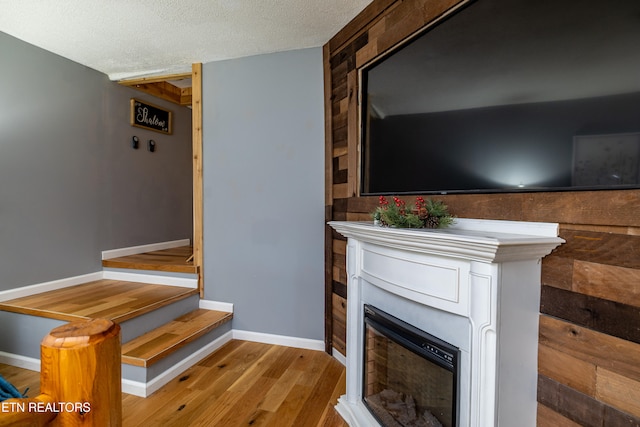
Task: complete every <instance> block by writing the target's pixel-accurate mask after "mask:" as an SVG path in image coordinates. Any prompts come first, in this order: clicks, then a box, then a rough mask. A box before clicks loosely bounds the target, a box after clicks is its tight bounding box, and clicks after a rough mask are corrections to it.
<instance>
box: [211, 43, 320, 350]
mask: <svg viewBox="0 0 640 427" xmlns="http://www.w3.org/2000/svg"><path fill="white" fill-rule="evenodd" d="M202 75H203V116H204V119H203V138H204V147H203V150H204V151H203V161H204V171H203V173H204V258H205V263H204V275H205V276H204V277H205V298H206V299H210V300H217V301H225V302H231V303H233V304H234V319H233V328H234V329H239V330H249V331H254V332H265V333H270V334H279V335H286V336H292V337H300V338H310V339H318V340H322V339H323V336H324V332H323V328H324V320H323V319H324V308H323V307H324V261H323V260H324V225H323V224H324V110H323V102H324V101H323V76H322V50H321V48H313V49H304V50H297V51H289V52H280V53H275V54H269V55H260V56H253V57H248V58H241V59H234V60H229V61H220V62H213V63H208V64H204V65H203V71H202Z"/></svg>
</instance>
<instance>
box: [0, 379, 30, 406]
mask: <svg viewBox="0 0 640 427" xmlns="http://www.w3.org/2000/svg"><path fill="white" fill-rule="evenodd" d="M26 395H27V390H25V391H24V394H21V393H20V392H19V391H18V389H17V388H15V387H14V386H13V384H11V383H10V382H9V381H7V380H5V379H4V377H3V376H2V375H0V402H1V401H3V400H7V399H11V398H12V397H26Z"/></svg>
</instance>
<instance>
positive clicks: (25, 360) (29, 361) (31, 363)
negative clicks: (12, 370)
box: [0, 351, 40, 372]
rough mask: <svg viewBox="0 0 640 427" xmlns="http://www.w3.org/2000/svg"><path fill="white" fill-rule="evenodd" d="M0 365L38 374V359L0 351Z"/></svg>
mask: <svg viewBox="0 0 640 427" xmlns="http://www.w3.org/2000/svg"><path fill="white" fill-rule="evenodd" d="M0 363H4V364H5V365H11V366H16V367H18V368H22V369H28V370H30V371H36V372H40V359H36V358H33V357H27V356H22V355H20V354H14V353H7V352H6V351H0Z"/></svg>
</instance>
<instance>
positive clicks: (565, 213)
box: [324, 0, 640, 427]
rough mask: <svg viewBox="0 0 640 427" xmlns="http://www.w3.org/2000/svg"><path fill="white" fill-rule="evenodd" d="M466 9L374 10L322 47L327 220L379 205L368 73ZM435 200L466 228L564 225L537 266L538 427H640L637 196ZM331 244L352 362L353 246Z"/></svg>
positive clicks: (335, 336) (336, 325)
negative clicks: (368, 120)
mask: <svg viewBox="0 0 640 427" xmlns="http://www.w3.org/2000/svg"><path fill="white" fill-rule="evenodd" d="M480 1H481V0H480ZM466 3H468V2H467V1H466V0H374V1H373V2H372V3H371V4H370V5H369V6H368V7H367V8H365V10H363V12H362V13H361V14H359V15H358V16H357V17H356V18H354V19H353V20H352V21H351V22H350V23H349V24H348V25H347V26H345V28H344V29H342V30H341V31H340V32H339V33H338V34H336V36H334V37H333V38H332V39H331V40H330V41H329V42H328V43H327V44H326V45H325V47H324V53H325V67H324V68H325V80H326V82H327V83H326V84H327V85H328V87H326V88H325V114H326V120H327V122H328V123H327V125H326V129H327V133H326V144H327V147H326V158H327V161H326V167H327V174H326V176H327V197H326V203H327V207H326V219H327V221H330V220H336V221H369V220H371V217H370V212H371V211H373V210H374V209H375V207H376V206H377V205H378V197H375V196H360V195H359V190H358V189H359V186H360V182H359V175H360V170H359V168H360V144H359V140H360V127H361V125H360V120H361V118H360V116H359V109H360V105H359V102H360V99H359V90H360V89H359V84H360V80H359V79H360V71H361V69H362V68H363V67H365V66H367V65H368V64H370V63H372V62H373V61H375V60H376V59H378V58H380V57H381V56H383V55H385V54H386V53H388V52H389V51H390V50H391V49H393V48H394V47H395V46H397V45H400V44H402V43H405V42H406V41H407V40H408V38H410V37H411V36H412V35H415V34H417V33H419V32H421V31H424V29H426V28H428V27H429V26H430V25H432V24H434V23H436V22H438V20H440V19H443V18H444V17H446V16H447V15H448V14H450V13H452V12H453V11H455V10H457V9H458V8H460V7H462V6H464V5H465V4H466ZM423 196H424V195H423ZM436 198H437V199H440V200H442V201H443V202H444V203H445V204H447V206H448V207H449V210H450V211H451V212H452V213H453V214H454V215H456V216H458V217H461V218H480V219H501V220H514V221H538V222H554V223H559V224H560V236H561V237H562V238H564V239H565V240H566V243H565V244H563V245H562V246H560V247H559V248H557V249H556V250H555V251H554V252H553V253H552V254H551V255H549V256H548V257H546V258H545V259H544V260H543V262H542V284H543V286H542V290H541V316H540V346H539V355H538V356H539V375H540V381H539V387H538V393H539V396H538V400H539V403H540V405H539V410H538V425H539V426H554V427H557V426H567V427H573V426H576V425H584V426H618V425H624V426H637V427H640V417H639V414H638V407H637V404H636V403H635V402H637V401H638V400H640V397H639V396H638V394H637V393H638V392H637V391H636V390H640V356H639V355H640V280H639V279H640V215H638V212H639V208H640V190H615V191H576V192H571V191H568V192H549V193H513V194H464V195H442V196H438V197H436ZM325 244H326V248H325V262H326V263H327V265H326V268H325V272H326V274H325V280H326V283H325V289H326V290H327V292H328V293H330V295H327V297H326V298H325V302H326V303H327V304H328V306H327V307H326V310H325V316H326V322H325V325H326V327H327V328H328V329H329V330H328V331H327V332H326V334H325V339H326V340H327V343H326V345H327V349H328V351H331V349H336V350H337V351H339V352H341V353H343V354H345V352H346V329H345V328H346V298H347V289H348V283H347V273H346V239H344V238H343V237H342V236H340V235H339V234H337V233H336V232H335V231H333V230H331V229H329V228H327V238H326V242H325Z"/></svg>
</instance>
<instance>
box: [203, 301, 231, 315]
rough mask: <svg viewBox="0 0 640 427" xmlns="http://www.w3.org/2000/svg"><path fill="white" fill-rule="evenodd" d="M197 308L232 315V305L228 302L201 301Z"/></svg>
mask: <svg viewBox="0 0 640 427" xmlns="http://www.w3.org/2000/svg"><path fill="white" fill-rule="evenodd" d="M199 307H200V308H202V309H204V310H215V311H224V312H225V313H233V304H232V303H230V302H220V301H211V300H206V299H201V300H200V304H199Z"/></svg>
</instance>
